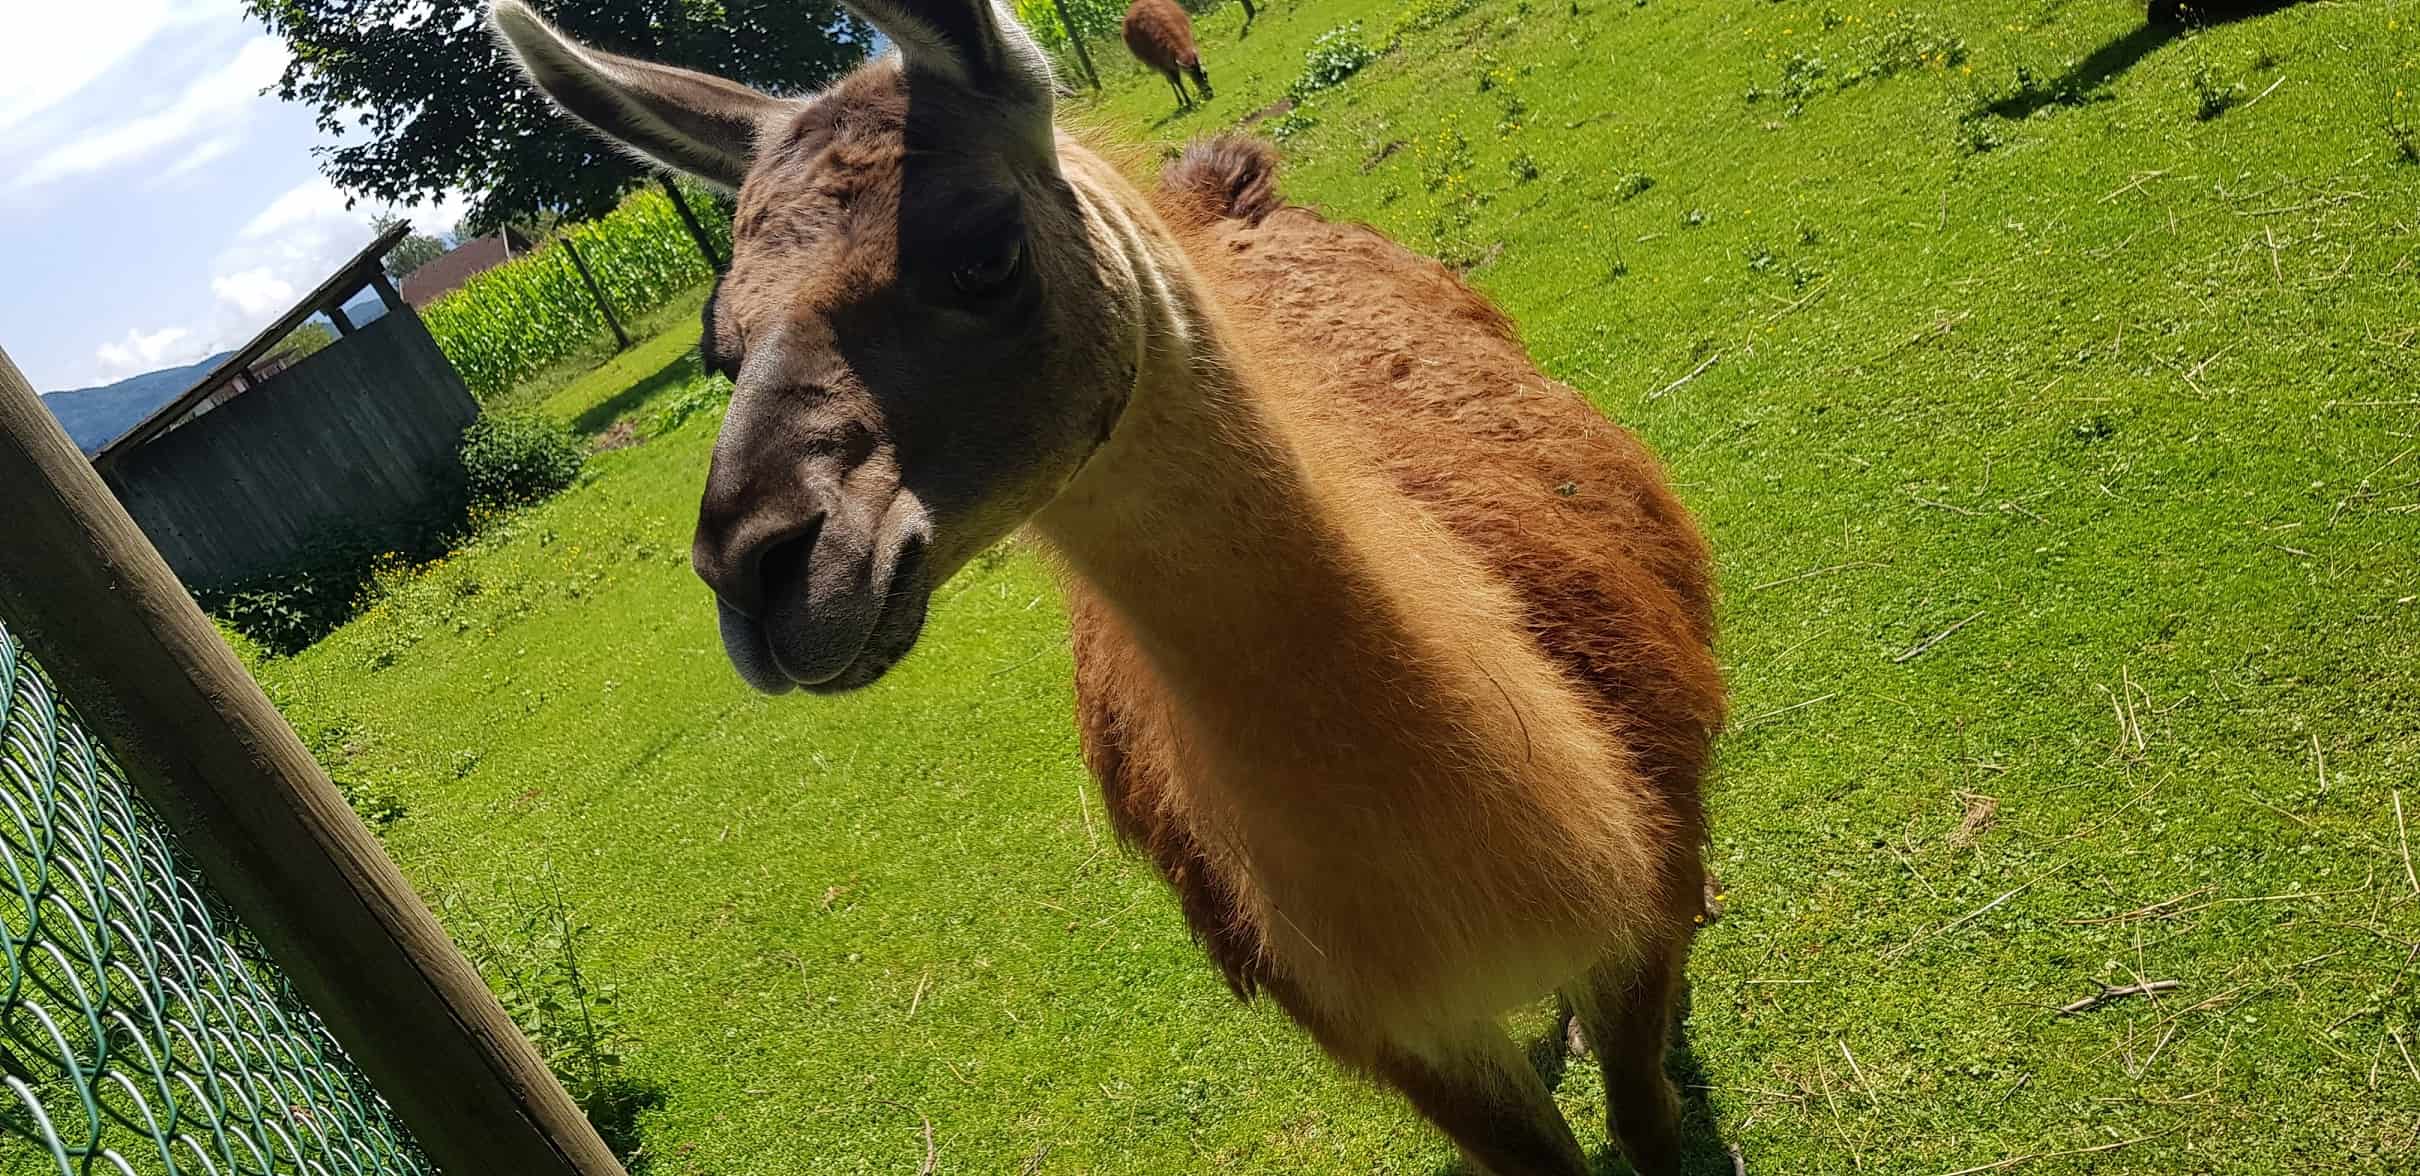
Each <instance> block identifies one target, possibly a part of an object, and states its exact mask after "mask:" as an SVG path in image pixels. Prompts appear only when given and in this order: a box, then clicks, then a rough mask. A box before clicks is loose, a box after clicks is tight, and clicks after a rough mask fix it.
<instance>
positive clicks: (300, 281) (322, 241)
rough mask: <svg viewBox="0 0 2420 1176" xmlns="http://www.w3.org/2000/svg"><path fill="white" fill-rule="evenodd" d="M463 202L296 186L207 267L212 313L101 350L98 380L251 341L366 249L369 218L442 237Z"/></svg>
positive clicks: (132, 334)
mask: <svg viewBox="0 0 2420 1176" xmlns="http://www.w3.org/2000/svg"><path fill="white" fill-rule="evenodd" d="M204 146H205V147H206V146H207V144H204ZM469 204H470V200H469V198H467V197H464V196H461V195H459V194H455V193H444V194H442V195H440V197H439V198H438V199H437V200H436V201H434V202H432V203H426V204H422V205H420V206H418V207H414V208H391V209H390V208H386V207H385V206H382V205H374V204H371V203H369V202H366V201H365V202H363V203H361V204H359V205H357V206H356V207H354V208H350V209H348V208H346V207H345V194H344V192H343V190H342V189H339V188H338V187H336V185H334V184H331V183H329V182H328V181H327V179H326V178H325V177H321V176H313V177H312V178H310V179H308V180H305V181H303V182H302V183H300V184H296V185H295V186H294V187H292V188H289V189H287V190H286V191H284V192H281V193H279V194H278V195H277V196H276V197H275V198H274V199H272V200H270V201H269V203H268V204H266V205H265V206H263V207H262V208H261V210H260V212H258V213H256V214H254V215H253V217H252V219H251V220H249V221H246V222H245V223H244V225H243V227H242V228H240V229H237V230H236V232H235V235H234V237H233V239H232V240H230V241H229V242H228V243H227V246H226V247H225V248H224V249H221V250H220V251H219V253H218V256H217V258H216V259H215V260H214V261H213V262H212V263H211V267H210V268H211V273H212V275H213V276H212V277H211V279H210V292H211V294H212V295H213V296H214V298H215V299H216V304H215V306H214V308H213V309H212V310H210V311H208V312H206V313H205V314H197V316H196V319H197V321H196V322H195V323H194V324H193V325H192V326H190V327H164V328H160V329H158V330H153V331H142V330H130V331H128V332H127V333H126V337H125V338H124V339H122V340H118V341H116V342H111V343H105V344H103V345H102V346H101V348H100V349H99V351H98V352H96V353H95V355H96V358H97V359H98V360H99V371H100V374H99V379H100V381H102V382H106V381H109V380H115V379H119V378H122V377H124V376H129V375H133V374H135V373H137V372H145V371H150V370H153V369H155V368H160V367H166V366H169V365H171V364H178V363H187V362H190V361H192V360H194V359H198V358H200V357H201V356H203V355H207V354H209V353H210V352H211V351H214V350H217V349H218V348H219V347H233V346H238V345H240V344H241V342H242V341H243V340H246V339H250V338H251V337H252V336H253V335H255V334H257V333H258V332H259V331H260V329H261V328H262V327H264V326H266V325H268V323H269V321H270V320H272V319H274V318H276V317H277V316H278V315H279V314H281V313H283V312H284V311H285V310H286V309H287V308H288V307H291V306H293V305H294V300H295V299H296V298H298V297H301V295H302V292H303V291H305V290H309V289H311V288H312V287H314V286H317V285H319V283H320V282H321V281H322V280H324V279H325V278H326V277H327V276H328V274H329V273H330V272H331V271H333V270H335V268H336V267H337V266H339V265H342V264H344V263H345V262H346V261H347V260H349V259H351V258H352V256H353V255H354V254H355V253H358V252H360V251H361V249H362V248H363V247H364V246H366V245H368V244H369V243H370V241H371V237H372V234H371V231H370V217H371V216H372V215H373V214H374V213H375V212H378V211H381V210H384V211H391V212H395V213H398V214H401V215H403V216H405V217H407V218H409V219H410V220H411V221H412V223H413V225H414V227H415V228H416V229H418V230H419V231H420V232H424V233H443V232H445V231H446V230H448V229H450V228H451V227H452V226H453V224H454V222H455V221H457V220H460V219H461V217H462V214H463V212H464V210H465V209H467V208H468V207H469Z"/></svg>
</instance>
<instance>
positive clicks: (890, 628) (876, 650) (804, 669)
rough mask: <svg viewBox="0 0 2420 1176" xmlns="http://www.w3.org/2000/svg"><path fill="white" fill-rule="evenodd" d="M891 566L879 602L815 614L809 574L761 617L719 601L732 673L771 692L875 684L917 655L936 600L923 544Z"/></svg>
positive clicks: (908, 547)
mask: <svg viewBox="0 0 2420 1176" xmlns="http://www.w3.org/2000/svg"><path fill="white" fill-rule="evenodd" d="M889 562H890V563H891V565H892V567H891V574H890V576H889V577H888V583H887V585H886V586H885V588H884V589H883V591H882V594H881V596H880V598H879V600H865V599H862V598H860V599H855V600H847V601H842V602H837V603H839V604H840V605H841V607H839V608H829V607H827V608H825V609H821V610H819V609H814V608H811V607H809V603H808V599H809V596H810V592H809V590H808V586H807V584H806V583H805V582H804V576H803V573H802V574H801V575H800V576H799V577H798V578H797V579H796V580H795V581H794V582H793V585H792V588H793V591H791V592H788V593H784V594H783V595H782V596H781V597H779V598H777V599H774V600H771V601H769V602H768V606H767V608H766V609H765V615H764V616H763V617H761V618H760V617H751V616H749V615H748V614H746V613H743V612H741V611H740V610H738V609H736V608H733V607H731V605H730V604H728V603H726V602H723V601H721V600H717V601H716V602H715V613H716V620H717V623H718V626H719V627H720V629H721V630H722V639H723V652H724V654H725V655H726V656H728V657H729V658H730V660H731V667H732V669H734V670H736V671H738V672H739V676H740V677H741V678H742V679H743V680H745V681H746V682H747V683H748V684H749V685H750V686H753V687H755V688H756V689H758V690H760V691H763V692H764V693H766V694H784V693H787V692H789V691H790V690H791V689H793V688H799V689H804V690H806V691H807V692H809V693H812V694H839V693H844V692H847V691H850V690H856V689H858V688H860V687H864V686H868V685H871V684H873V683H874V682H875V681H877V680H878V679H880V678H881V677H882V676H883V675H884V674H886V673H889V672H890V670H891V667H893V666H895V665H898V664H899V662H900V660H901V659H902V658H905V657H906V656H907V655H908V653H909V651H911V650H913V649H915V647H916V641H917V638H919V637H920V636H922V635H923V633H924V620H925V614H926V609H927V607H928V606H929V604H930V603H931V600H932V587H931V585H929V584H927V583H925V577H924V574H923V572H924V544H923V543H921V542H910V543H907V544H904V545H903V548H902V550H900V551H899V552H898V553H897V554H896V555H895V556H894V557H893V559H892V560H890V561H889ZM865 595H871V594H870V593H867V594H865ZM867 605H873V607H872V608H868V607H866V606H867Z"/></svg>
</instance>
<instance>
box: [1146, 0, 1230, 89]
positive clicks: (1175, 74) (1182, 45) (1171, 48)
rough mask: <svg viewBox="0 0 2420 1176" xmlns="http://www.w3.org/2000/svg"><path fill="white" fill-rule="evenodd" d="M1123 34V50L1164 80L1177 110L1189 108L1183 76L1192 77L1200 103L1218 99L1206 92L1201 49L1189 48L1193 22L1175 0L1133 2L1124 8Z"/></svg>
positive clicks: (1206, 75)
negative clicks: (1198, 93) (1200, 95)
mask: <svg viewBox="0 0 2420 1176" xmlns="http://www.w3.org/2000/svg"><path fill="white" fill-rule="evenodd" d="M1249 8H1250V5H1249V4H1247V5H1246V9H1247V10H1249ZM1246 19H1249V17H1247V18H1246ZM1125 33H1126V51H1127V52H1128V53H1132V54H1134V59H1135V60H1136V61H1140V62H1142V63H1143V64H1145V65H1148V66H1150V67H1151V68H1152V69H1155V70H1157V71H1159V75H1160V76H1161V77H1163V78H1166V79H1168V86H1169V88H1170V89H1173V90H1175V91H1176V108H1177V109H1179V110H1183V109H1186V108H1187V107H1190V106H1192V105H1193V98H1192V97H1191V96H1190V95H1188V94H1186V93H1185V81H1184V75H1185V74H1192V75H1193V84H1194V85H1195V86H1196V87H1199V88H1200V90H1201V92H1202V100H1203V101H1205V102H1207V101H1209V100H1210V99H1212V98H1216V97H1218V95H1216V94H1213V93H1211V92H1210V71H1208V70H1206V69H1203V68H1202V54H1201V50H1199V49H1196V48H1194V46H1193V20H1192V18H1190V17H1188V16H1186V15H1185V10H1184V9H1183V8H1180V7H1178V6H1177V3H1176V0H1134V4H1133V5H1132V6H1130V7H1128V8H1127V9H1126V24H1125Z"/></svg>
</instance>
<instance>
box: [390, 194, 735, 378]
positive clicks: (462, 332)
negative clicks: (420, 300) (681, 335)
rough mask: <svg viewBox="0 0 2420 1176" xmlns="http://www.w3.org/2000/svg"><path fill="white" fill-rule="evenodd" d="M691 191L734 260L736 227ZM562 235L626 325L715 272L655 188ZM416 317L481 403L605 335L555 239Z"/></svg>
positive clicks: (694, 206) (712, 236) (704, 220)
mask: <svg viewBox="0 0 2420 1176" xmlns="http://www.w3.org/2000/svg"><path fill="white" fill-rule="evenodd" d="M687 195H688V203H689V207H690V208H691V210H693V211H694V212H696V213H697V217H698V221H699V222H700V223H701V224H702V225H703V226H704V227H705V229H706V236H707V238H708V239H709V240H712V241H714V242H715V244H716V248H717V250H718V251H720V252H721V253H722V254H723V255H724V256H729V253H730V248H731V240H730V237H731V222H730V220H729V219H728V217H726V216H725V215H724V213H723V212H722V209H721V205H720V204H718V203H717V202H715V201H714V200H712V199H711V198H709V197H707V196H706V195H704V194H703V193H700V192H694V191H692V192H689V193H688V194H687ZM560 237H561V238H568V239H569V240H571V241H572V242H573V244H575V245H576V246H577V247H578V248H579V250H580V257H581V259H582V260H584V261H586V262H587V263H588V269H589V272H590V273H591V274H593V275H595V277H596V280H597V285H599V286H601V287H603V288H604V291H605V298H606V300H607V301H609V302H611V303H612V304H613V309H614V313H615V314H616V315H619V316H621V318H622V320H623V321H624V322H625V323H627V322H628V321H629V320H630V319H632V318H634V317H636V316H638V315H640V314H643V313H645V312H647V311H650V310H653V309H655V308H656V307H658V306H661V305H663V304H664V303H665V302H667V301H669V300H670V299H671V298H672V296H673V295H675V294H678V293H679V292H681V291H683V290H686V289H688V288H690V287H692V286H695V285H697V284H698V283H700V282H703V281H705V280H707V279H708V278H711V277H713V276H714V271H713V270H712V269H711V268H709V267H708V266H707V265H706V259H705V258H704V257H702V256H700V255H699V254H698V251H697V244H696V242H694V241H692V240H691V239H690V237H689V233H688V230H686V229H684V228H683V227H682V226H681V222H680V217H679V214H678V213H676V212H675V211H674V210H673V207H672V200H671V198H670V197H667V196H665V195H664V193H663V192H661V191H659V190H657V189H654V188H642V189H640V190H638V191H636V192H633V193H631V194H630V196H629V197H628V198H627V199H625V200H623V201H622V204H621V206H620V207H618V208H616V209H614V210H613V211H612V212H609V213H607V214H605V215H604V216H602V217H600V218H598V219H597V220H594V221H591V222H589V223H587V224H584V225H578V226H574V227H573V228H571V229H569V230H567V231H565V232H564V233H562V234H560ZM420 317H421V319H422V321H423V322H425V323H427V324H428V329H429V334H430V335H431V336H432V337H434V338H435V339H436V340H437V349H438V350H440V351H443V352H444V353H445V357H446V359H448V360H450V361H452V363H453V365H454V370H456V371H458V372H460V373H462V382H463V383H465V384H467V385H469V386H470V390H471V392H472V393H473V394H475V395H477V396H478V397H479V398H480V399H481V400H485V399H488V398H489V397H492V396H495V395H497V394H499V393H502V392H506V391H509V390H510V389H511V388H512V386H513V385H514V384H517V383H519V382H520V381H522V380H523V379H526V378H528V377H529V376H530V375H531V374H532V373H535V372H536V371H538V370H539V369H540V368H543V367H545V366H546V365H548V364H551V363H554V362H556V361H557V360H560V359H562V358H564V357H565V356H567V355H570V354H571V353H572V352H573V351H576V350H578V349H579V348H580V347H582V346H584V345H585V344H587V342H588V341H589V340H591V339H594V338H596V337H597V336H598V335H600V334H602V333H603V332H604V330H605V317H604V314H603V312H601V311H599V310H598V309H597V303H596V299H595V298H594V297H593V296H591V295H590V294H589V292H588V287H587V285H586V284H585V283H583V282H581V280H580V275H579V274H578V273H577V272H576V271H574V270H573V268H572V265H571V259H570V258H569V257H568V256H566V255H565V254H564V251H563V248H562V246H561V245H560V244H559V243H553V242H550V243H548V244H547V245H544V246H541V247H540V248H538V249H535V250H532V251H531V252H529V253H527V254H525V255H523V256H522V257H520V258H519V259H518V260H514V261H509V262H506V263H505V264H503V265H500V266H497V267H496V268H494V269H491V270H489V271H487V272H486V273H483V274H480V275H478V276H477V277H474V278H472V279H471V280H470V281H468V282H465V283H463V284H462V286H461V288H460V289H457V290H455V291H453V292H452V293H450V294H447V295H446V296H445V297H443V298H440V299H438V300H437V301H435V302H433V303H431V304H429V306H428V308H427V309H426V310H423V311H422V312H421V315H420Z"/></svg>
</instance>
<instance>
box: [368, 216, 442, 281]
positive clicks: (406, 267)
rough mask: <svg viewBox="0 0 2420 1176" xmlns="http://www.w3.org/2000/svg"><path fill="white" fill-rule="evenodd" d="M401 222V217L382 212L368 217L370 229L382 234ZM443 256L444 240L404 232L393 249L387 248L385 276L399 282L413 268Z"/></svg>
mask: <svg viewBox="0 0 2420 1176" xmlns="http://www.w3.org/2000/svg"><path fill="white" fill-rule="evenodd" d="M403 223H404V218H403V217H400V216H397V215H395V214H393V213H386V212H382V213H379V214H378V215H376V216H373V217H371V218H370V231H371V232H373V233H380V234H383V233H386V232H387V231H388V230H391V229H393V228H394V227H395V226H397V225H400V224H403ZM443 256H445V242H443V241H440V240H438V239H437V238H435V237H432V236H429V235H428V234H427V233H406V234H404V238H403V240H401V241H397V242H395V247H394V248H393V249H389V250H387V255H386V259H385V260H386V267H387V276H389V277H391V278H394V279H395V280H396V281H398V282H400V281H402V280H404V279H405V278H407V277H410V276H411V274H412V271H413V270H416V269H419V268H420V267H421V266H424V265H427V264H428V263H430V262H432V261H435V260H437V259H438V258H440V257H443Z"/></svg>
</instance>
